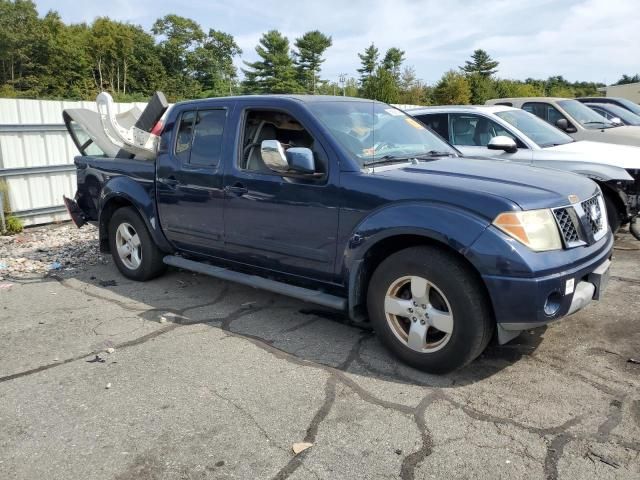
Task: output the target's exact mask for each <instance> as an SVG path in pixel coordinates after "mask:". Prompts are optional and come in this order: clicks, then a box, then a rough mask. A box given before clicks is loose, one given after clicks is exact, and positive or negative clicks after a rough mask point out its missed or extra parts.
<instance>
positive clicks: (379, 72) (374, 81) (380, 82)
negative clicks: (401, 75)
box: [362, 66, 400, 103]
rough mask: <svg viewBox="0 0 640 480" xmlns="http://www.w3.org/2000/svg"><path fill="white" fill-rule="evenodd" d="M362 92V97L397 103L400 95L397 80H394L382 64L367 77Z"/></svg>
mask: <svg viewBox="0 0 640 480" xmlns="http://www.w3.org/2000/svg"><path fill="white" fill-rule="evenodd" d="M362 93H363V97H364V98H371V99H372V100H380V101H381V102H386V103H397V102H398V98H399V95H400V91H399V89H398V82H396V79H395V77H394V76H393V73H392V72H390V71H389V70H387V69H386V68H384V67H383V66H379V67H378V68H377V69H376V71H375V73H374V74H373V75H372V76H370V77H369V78H368V79H367V81H366V83H365V85H364V88H363V92H362Z"/></svg>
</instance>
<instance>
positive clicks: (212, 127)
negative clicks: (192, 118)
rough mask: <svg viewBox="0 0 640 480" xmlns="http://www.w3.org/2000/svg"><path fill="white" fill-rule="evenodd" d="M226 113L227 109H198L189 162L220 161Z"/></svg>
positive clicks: (213, 164) (198, 163)
mask: <svg viewBox="0 0 640 480" xmlns="http://www.w3.org/2000/svg"><path fill="white" fill-rule="evenodd" d="M226 114H227V112H226V110H200V111H198V117H197V119H196V124H195V132H194V135H193V142H192V146H191V159H190V160H189V163H191V164H193V165H206V166H215V165H218V163H220V154H221V152H222V134H223V132H224V122H225V119H226V116H227V115H226Z"/></svg>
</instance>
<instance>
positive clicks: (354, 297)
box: [341, 202, 491, 321]
mask: <svg viewBox="0 0 640 480" xmlns="http://www.w3.org/2000/svg"><path fill="white" fill-rule="evenodd" d="M490 223H491V222H490V220H488V219H487V218H483V217H480V216H479V215H477V214H474V213H473V212H470V211H469V210H464V209H461V208H457V207H454V206H451V205H447V204H444V203H436V202H432V203H426V202H402V203H399V204H393V205H388V206H385V207H382V208H381V209H378V210H375V211H373V212H371V213H370V214H369V215H368V216H367V217H366V218H364V219H363V220H362V221H361V222H360V223H359V224H358V225H357V226H356V227H355V228H354V229H353V231H352V232H351V235H350V237H349V239H348V240H347V242H346V245H345V248H344V251H343V252H342V265H341V271H342V278H345V279H347V282H348V284H347V290H348V299H349V316H350V317H351V318H352V319H353V320H354V321H357V320H359V317H360V315H358V313H357V310H358V307H359V306H360V305H362V304H363V302H364V301H366V300H365V299H366V286H367V285H368V280H369V278H370V275H371V273H373V270H372V268H371V267H372V266H371V265H367V257H368V256H369V254H371V253H372V252H374V251H375V249H376V248H379V247H380V246H381V245H383V242H388V241H392V239H393V238H400V237H405V238H407V236H410V237H413V238H416V239H418V238H421V239H424V242H425V243H431V244H434V243H435V244H439V245H442V246H443V247H446V248H449V249H451V250H453V251H455V252H457V253H459V254H460V255H462V256H463V257H465V259H466V260H467V261H469V263H470V264H471V265H472V266H473V267H474V269H475V268H476V266H475V265H474V264H473V262H472V261H471V260H470V259H468V258H467V257H466V253H467V250H468V249H469V247H470V246H471V245H473V243H474V242H475V241H476V240H477V239H478V237H479V236H480V235H481V234H482V233H483V232H484V231H485V230H486V228H487V227H488V226H489V225H490ZM461 227H463V228H461ZM407 246H411V245H407ZM401 248H402V247H401Z"/></svg>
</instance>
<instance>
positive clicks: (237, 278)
mask: <svg viewBox="0 0 640 480" xmlns="http://www.w3.org/2000/svg"><path fill="white" fill-rule="evenodd" d="M163 262H164V263H165V264H167V265H171V266H172V267H178V268H184V269H185V270H190V271H192V272H197V273H202V274H204V275H209V276H210V277H215V278H219V279H221V280H228V281H231V282H236V283H241V284H242V285H247V286H249V287H254V288H260V289H262V290H267V291H269V292H273V293H279V294H280V295H286V296H288V297H293V298H297V299H298V300H303V301H305V302H310V303H315V304H317V305H322V306H323V307H328V308H333V309H335V310H343V311H344V310H346V309H347V300H346V299H345V298H342V297H337V296H335V295H330V294H328V293H324V292H319V291H317V290H310V289H308V288H303V287H296V286H294V285H289V284H287V283H282V282H277V281H275V280H270V279H268V278H263V277H258V276H257V275H249V274H247V273H241V272H235V271H233V270H229V269H227V268H222V267H215V266H213V265H209V264H207V263H202V262H195V261H193V260H187V259H186V258H182V257H177V256H175V255H167V256H166V257H164V259H163Z"/></svg>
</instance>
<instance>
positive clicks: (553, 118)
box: [547, 105, 566, 125]
mask: <svg viewBox="0 0 640 480" xmlns="http://www.w3.org/2000/svg"><path fill="white" fill-rule="evenodd" d="M562 118H565V117H564V115H562V114H561V113H560V112H559V111H558V109H557V108H555V107H554V106H553V105H547V121H548V122H549V123H551V124H552V125H555V124H556V122H557V121H558V120H560V119H562ZM565 120H566V118H565Z"/></svg>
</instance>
